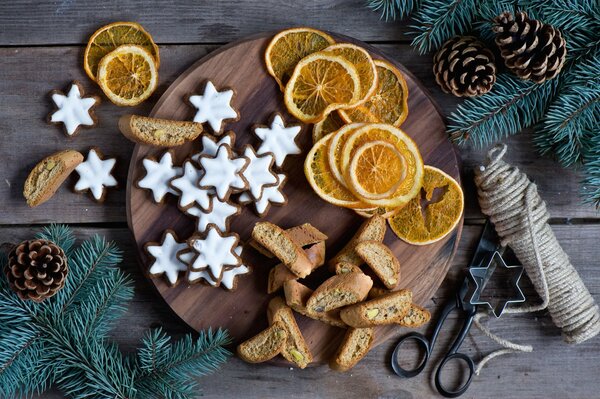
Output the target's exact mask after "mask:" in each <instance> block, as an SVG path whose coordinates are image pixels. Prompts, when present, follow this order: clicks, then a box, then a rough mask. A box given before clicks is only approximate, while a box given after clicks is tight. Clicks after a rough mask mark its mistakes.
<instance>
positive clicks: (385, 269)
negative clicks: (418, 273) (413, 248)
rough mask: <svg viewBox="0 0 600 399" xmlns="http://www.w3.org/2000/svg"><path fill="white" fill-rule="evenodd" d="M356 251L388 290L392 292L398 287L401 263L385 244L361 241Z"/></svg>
mask: <svg viewBox="0 0 600 399" xmlns="http://www.w3.org/2000/svg"><path fill="white" fill-rule="evenodd" d="M354 250H355V251H356V253H357V254H358V256H360V257H361V258H362V260H364V261H365V263H366V264H367V265H369V267H370V268H371V270H373V272H375V274H376V275H377V277H379V280H381V282H382V283H383V285H385V286H386V287H387V288H388V289H390V290H392V289H394V288H395V287H396V285H398V281H400V262H399V261H398V258H396V256H395V255H394V254H393V252H392V251H391V250H390V249H389V248H388V247H387V246H386V245H385V244H383V243H381V242H379V241H361V242H359V243H358V244H356V248H355V249H354Z"/></svg>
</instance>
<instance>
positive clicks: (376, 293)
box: [367, 287, 391, 299]
mask: <svg viewBox="0 0 600 399" xmlns="http://www.w3.org/2000/svg"><path fill="white" fill-rule="evenodd" d="M390 292H391V291H390V290H388V289H387V288H382V287H373V288H371V290H370V291H369V295H367V298H369V299H375V298H379V297H380V296H383V295H387V294H389V293H390Z"/></svg>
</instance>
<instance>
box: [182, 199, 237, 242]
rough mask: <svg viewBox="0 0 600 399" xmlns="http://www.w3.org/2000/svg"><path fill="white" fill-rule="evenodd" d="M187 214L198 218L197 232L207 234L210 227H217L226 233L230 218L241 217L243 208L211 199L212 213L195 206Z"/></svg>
mask: <svg viewBox="0 0 600 399" xmlns="http://www.w3.org/2000/svg"><path fill="white" fill-rule="evenodd" d="M185 213H186V214H188V215H190V216H194V217H196V218H197V222H196V230H198V231H199V232H200V233H203V232H205V231H206V229H207V228H208V227H209V226H215V227H216V228H218V229H219V230H221V231H222V232H226V231H229V223H230V218H232V217H233V216H236V215H239V214H240V213H241V208H240V207H239V206H237V205H235V204H233V203H230V202H227V201H220V200H219V199H218V198H216V197H211V198H210V212H207V211H204V210H202V209H200V208H198V207H196V206H193V207H191V208H189V209H186V210H185Z"/></svg>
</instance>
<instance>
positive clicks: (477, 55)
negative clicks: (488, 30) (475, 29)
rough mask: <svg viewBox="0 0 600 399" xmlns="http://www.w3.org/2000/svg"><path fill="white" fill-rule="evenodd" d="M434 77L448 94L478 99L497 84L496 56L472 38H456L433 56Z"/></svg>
mask: <svg viewBox="0 0 600 399" xmlns="http://www.w3.org/2000/svg"><path fill="white" fill-rule="evenodd" d="M433 74H434V75H435V80H436V81H437V83H438V85H440V87H441V88H442V90H443V91H444V92H446V93H452V94H454V95H455V96H457V97H475V96H479V95H481V94H484V93H487V92H488V91H490V90H491V88H492V86H493V85H494V83H496V65H495V64H494V54H493V53H492V52H491V51H490V50H489V49H488V48H487V47H485V45H484V44H483V43H482V42H480V41H479V40H477V38H475V37H473V36H462V37H461V36H455V37H453V38H451V39H449V40H448V41H447V42H446V43H444V44H443V45H442V47H441V48H440V49H439V50H438V52H437V53H436V54H435V56H434V57H433Z"/></svg>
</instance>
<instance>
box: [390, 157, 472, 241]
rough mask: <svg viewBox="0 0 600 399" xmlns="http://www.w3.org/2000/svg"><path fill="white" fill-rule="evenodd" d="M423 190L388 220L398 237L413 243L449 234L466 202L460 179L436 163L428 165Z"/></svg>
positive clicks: (439, 238)
mask: <svg viewBox="0 0 600 399" xmlns="http://www.w3.org/2000/svg"><path fill="white" fill-rule="evenodd" d="M421 193H422V195H419V196H417V197H415V198H413V199H412V200H411V201H410V202H409V203H408V204H407V205H406V206H405V207H403V208H402V209H400V210H399V211H398V212H397V213H396V215H394V216H393V217H392V218H391V219H388V222H389V224H390V227H391V228H392V230H393V231H394V233H396V235H397V236H398V238H400V239H401V240H403V241H406V242H407V243H409V244H413V245H427V244H431V243H434V242H436V241H439V240H441V239H442V238H444V237H446V236H447V235H448V234H449V233H450V232H451V231H452V230H454V228H455V227H456V225H457V224H458V222H459V221H460V218H461V216H462V213H463V209H464V205H465V201H464V195H463V191H462V189H461V187H460V185H459V184H458V182H456V180H454V179H453V178H452V177H451V176H449V175H448V174H446V173H444V172H443V171H441V170H439V169H437V168H434V167H433V166H425V178H424V180H423V189H422V190H421ZM424 203H425V204H424ZM423 208H424V209H423Z"/></svg>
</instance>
